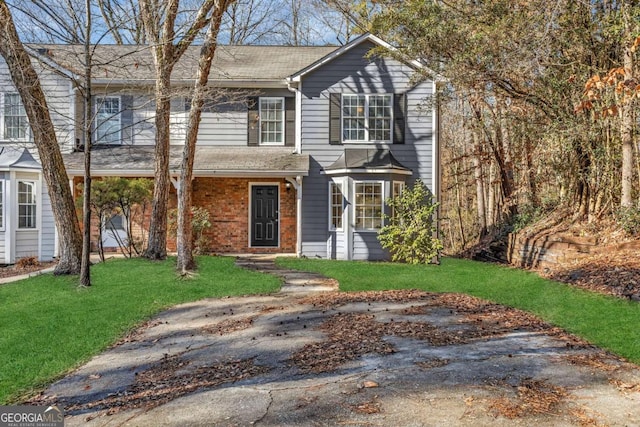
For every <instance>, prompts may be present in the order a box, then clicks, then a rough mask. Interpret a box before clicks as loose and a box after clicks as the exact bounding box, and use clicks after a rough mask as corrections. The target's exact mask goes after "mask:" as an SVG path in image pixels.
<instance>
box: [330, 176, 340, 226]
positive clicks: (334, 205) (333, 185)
mask: <svg viewBox="0 0 640 427" xmlns="http://www.w3.org/2000/svg"><path fill="white" fill-rule="evenodd" d="M343 214H344V194H343V193H342V183H340V182H330V183H329V229H330V230H342V218H343Z"/></svg>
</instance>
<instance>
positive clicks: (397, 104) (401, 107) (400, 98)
mask: <svg viewBox="0 0 640 427" xmlns="http://www.w3.org/2000/svg"><path fill="white" fill-rule="evenodd" d="M406 115H407V95H406V94H404V93H397V94H395V95H394V96H393V143H394V144H404V139H405V127H406V119H405V117H406Z"/></svg>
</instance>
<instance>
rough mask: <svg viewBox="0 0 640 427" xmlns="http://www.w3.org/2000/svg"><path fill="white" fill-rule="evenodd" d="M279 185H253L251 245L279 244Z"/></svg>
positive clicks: (272, 245)
mask: <svg viewBox="0 0 640 427" xmlns="http://www.w3.org/2000/svg"><path fill="white" fill-rule="evenodd" d="M279 234H280V231H279V227H278V186H277V185H254V186H252V187H251V246H252V247H256V246H271V247H275V246H278V238H279Z"/></svg>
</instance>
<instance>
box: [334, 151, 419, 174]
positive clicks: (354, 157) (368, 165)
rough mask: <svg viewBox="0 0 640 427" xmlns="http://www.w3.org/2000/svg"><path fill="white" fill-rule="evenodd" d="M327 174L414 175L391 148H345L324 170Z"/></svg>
mask: <svg viewBox="0 0 640 427" xmlns="http://www.w3.org/2000/svg"><path fill="white" fill-rule="evenodd" d="M323 173H324V174H326V175H350V174H396V175H412V174H413V172H412V171H411V169H409V168H408V167H406V166H404V165H403V164H402V163H400V162H399V161H398V160H397V159H396V158H395V157H394V156H393V154H392V153H391V151H390V150H387V149H381V148H375V149H371V148H345V150H344V153H342V155H341V156H340V157H338V159H337V160H336V161H335V162H334V163H333V164H332V165H330V166H327V167H326V168H325V169H324V171H323Z"/></svg>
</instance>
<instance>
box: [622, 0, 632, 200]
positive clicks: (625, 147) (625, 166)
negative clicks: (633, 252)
mask: <svg viewBox="0 0 640 427" xmlns="http://www.w3.org/2000/svg"><path fill="white" fill-rule="evenodd" d="M621 7H622V10H623V19H624V27H625V28H624V30H625V31H624V32H625V37H626V38H628V37H629V36H630V35H631V22H630V21H631V18H630V17H629V10H628V7H630V6H628V5H627V3H626V2H622V6H621ZM632 45H633V43H632V42H631V41H630V40H628V39H626V40H624V47H623V68H624V80H625V82H632V81H633V79H634V64H633V51H632ZM623 97H624V98H627V96H626V94H625V95H623ZM628 98H629V99H625V100H623V102H622V105H621V109H622V111H621V116H622V123H621V124H620V136H621V139H622V189H621V193H620V205H621V206H622V207H623V208H630V207H632V206H633V128H634V123H633V107H634V104H633V98H634V96H629V97H628Z"/></svg>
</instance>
